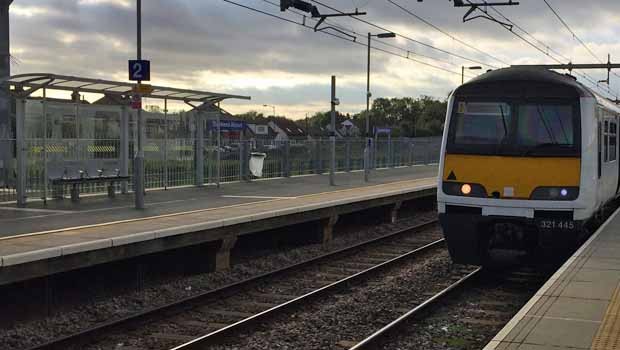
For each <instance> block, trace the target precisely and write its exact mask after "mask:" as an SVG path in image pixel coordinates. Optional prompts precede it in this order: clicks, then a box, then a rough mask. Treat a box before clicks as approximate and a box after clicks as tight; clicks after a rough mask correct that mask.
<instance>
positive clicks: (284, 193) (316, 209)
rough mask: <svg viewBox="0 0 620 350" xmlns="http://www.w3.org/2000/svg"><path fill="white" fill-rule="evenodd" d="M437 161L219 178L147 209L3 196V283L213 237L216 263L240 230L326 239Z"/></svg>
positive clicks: (160, 195) (431, 174) (423, 191)
mask: <svg viewBox="0 0 620 350" xmlns="http://www.w3.org/2000/svg"><path fill="white" fill-rule="evenodd" d="M436 176H437V166H436V165H429V166H414V167H404V168H396V169H386V170H377V171H373V175H372V179H371V181H370V182H368V183H365V182H364V181H363V173H361V172H352V173H339V174H337V175H336V181H335V182H336V186H329V184H328V177H327V176H326V175H313V176H299V177H291V178H281V179H272V180H259V181H252V182H239V183H230V184H222V185H221V186H220V187H219V188H216V187H202V188H196V187H188V188H180V189H171V190H166V191H164V190H161V191H150V192H148V193H147V195H146V208H145V209H144V210H136V209H134V208H133V195H131V194H129V195H119V196H117V198H114V199H109V198H107V197H105V196H93V197H83V198H82V199H81V200H80V202H79V203H72V202H71V201H70V200H68V199H66V200H60V201H58V200H55V201H48V202H47V204H44V203H43V202H30V203H29V204H28V207H27V208H18V207H16V206H14V205H8V204H7V205H0V285H2V284H8V283H13V282H17V281H21V280H26V279H31V278H35V277H42V276H46V275H50V274H54V273H59V272H64V271H69V270H73V269H77V268H82V267H87V266H92V265H96V264H101V263H107V262H111V261H115V260H121V259H127V258H131V257H135V256H140V255H145V254H150V253H156V252H161V251H165V250H170V249H176V248H180V247H185V246H190V245H197V244H202V243H208V242H214V243H217V248H216V250H215V252H214V253H213V255H214V259H215V260H214V263H215V266H216V268H226V267H227V266H228V264H229V254H230V249H231V248H232V247H233V246H234V244H235V242H236V240H237V238H238V237H239V236H241V235H244V234H250V233H255V232H260V231H265V230H269V229H274V228H278V227H285V226H290V225H294V224H299V223H304V222H310V221H317V220H318V221H319V222H320V223H323V224H322V225H323V226H324V227H323V231H324V235H323V240H330V239H331V229H332V227H333V225H334V224H335V223H336V221H337V219H338V216H339V215H344V214H348V213H352V212H355V211H360V210H365V209H370V208H374V207H384V206H393V208H394V209H393V210H394V211H395V212H396V211H397V210H398V208H400V205H401V203H402V202H403V201H407V200H411V199H414V198H419V197H427V196H432V195H434V194H435V192H436Z"/></svg>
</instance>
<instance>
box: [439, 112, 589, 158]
mask: <svg viewBox="0 0 620 350" xmlns="http://www.w3.org/2000/svg"><path fill="white" fill-rule="evenodd" d="M454 107H455V108H454V113H453V115H452V118H451V123H450V128H449V134H448V144H447V152H448V153H456V154H485V155H508V156H578V155H579V148H580V142H579V140H580V128H579V109H578V106H576V105H574V104H570V103H561V102H557V103H556V102H553V103H549V102H540V103H537V102H527V101H526V102H520V103H514V102H464V101H456V103H455V106H454Z"/></svg>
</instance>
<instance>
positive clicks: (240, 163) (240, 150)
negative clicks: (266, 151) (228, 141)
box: [239, 129, 245, 181]
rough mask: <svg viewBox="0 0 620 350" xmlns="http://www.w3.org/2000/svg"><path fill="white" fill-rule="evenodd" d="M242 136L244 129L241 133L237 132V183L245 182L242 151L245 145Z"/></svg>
mask: <svg viewBox="0 0 620 350" xmlns="http://www.w3.org/2000/svg"><path fill="white" fill-rule="evenodd" d="M244 134H245V129H241V131H239V181H243V180H245V174H244V173H243V172H244V169H243V168H244V162H243V149H244V145H245V140H244V137H243V136H244Z"/></svg>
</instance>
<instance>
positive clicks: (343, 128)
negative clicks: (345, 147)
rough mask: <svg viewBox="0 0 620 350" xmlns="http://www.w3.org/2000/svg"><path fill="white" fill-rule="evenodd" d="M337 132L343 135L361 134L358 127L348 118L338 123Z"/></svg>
mask: <svg viewBox="0 0 620 350" xmlns="http://www.w3.org/2000/svg"><path fill="white" fill-rule="evenodd" d="M338 133H339V134H340V135H342V136H345V137H351V136H359V135H361V132H360V129H359V128H358V127H357V126H356V125H355V124H353V122H352V121H351V120H350V119H347V120H345V121H343V122H342V123H340V129H338Z"/></svg>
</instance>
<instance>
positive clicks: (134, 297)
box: [0, 213, 435, 350]
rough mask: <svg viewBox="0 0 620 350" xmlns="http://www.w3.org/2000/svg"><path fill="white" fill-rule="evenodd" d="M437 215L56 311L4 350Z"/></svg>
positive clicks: (26, 327) (7, 335)
mask: <svg viewBox="0 0 620 350" xmlns="http://www.w3.org/2000/svg"><path fill="white" fill-rule="evenodd" d="M434 215H435V214H434V213H426V214H424V215H418V216H416V217H409V218H405V219H403V220H401V221H399V222H398V223H396V224H384V225H379V226H371V227H365V228H363V229H360V227H356V228H355V229H349V230H346V229H341V230H340V231H338V232H337V234H336V236H335V238H334V241H333V243H332V244H331V245H330V246H329V247H328V248H327V250H326V248H325V247H323V246H322V245H320V244H310V245H305V246H302V247H293V248H290V249H287V250H286V251H281V250H280V251H271V252H268V253H265V255H262V256H257V254H256V253H255V252H254V253H252V254H250V255H249V256H246V257H236V259H235V260H236V263H235V264H234V265H233V267H232V269H231V270H230V271H223V272H212V273H203V274H199V275H193V276H189V277H187V276H180V277H177V278H174V279H172V280H165V281H157V280H155V281H151V282H149V283H147V285H146V286H145V287H144V288H143V289H142V290H141V291H139V292H136V291H135V290H134V291H129V292H127V291H126V290H125V291H124V292H122V293H118V292H116V293H114V292H112V293H109V294H107V295H105V293H104V295H103V296H100V297H98V298H97V299H96V300H93V301H89V302H83V303H78V304H75V303H72V302H71V301H70V300H67V301H66V305H62V304H61V305H57V306H55V312H54V313H53V314H52V315H50V316H49V317H44V318H36V319H30V320H26V321H24V322H20V323H16V324H13V325H10V326H8V327H3V329H1V330H0V348H2V349H3V350H4V349H6V350H10V349H23V348H27V347H30V346H33V345H36V344H40V343H43V342H45V341H48V340H51V339H53V338H56V337H59V336H63V335H69V334H71V333H74V332H77V331H79V330H82V329H85V328H88V327H92V326H93V325H96V324H98V323H101V322H105V321H108V320H111V319H115V318H120V317H124V316H128V315H131V314H133V313H136V312H139V311H142V310H145V309H148V308H152V307H156V306H159V305H164V304H167V303H170V302H173V301H175V300H179V299H182V298H186V297H189V296H192V295H196V294H199V293H202V292H205V291H208V290H212V289H216V288H218V287H221V286H224V285H227V284H230V283H234V282H238V281H241V280H244V279H247V278H250V277H252V276H256V275H259V274H261V273H265V272H269V271H272V270H276V269H279V268H282V267H285V266H288V265H291V264H294V263H296V262H300V261H303V260H307V259H310V258H312V257H315V256H318V255H322V254H325V253H326V252H328V251H332V250H337V249H340V248H344V247H347V246H350V245H353V244H355V243H357V242H361V241H364V240H368V239H371V238H374V237H378V236H382V235H384V234H387V233H389V232H392V231H395V230H398V229H402V228H406V227H409V226H411V225H414V224H417V223H420V222H424V221H428V220H429V219H432V218H434Z"/></svg>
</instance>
